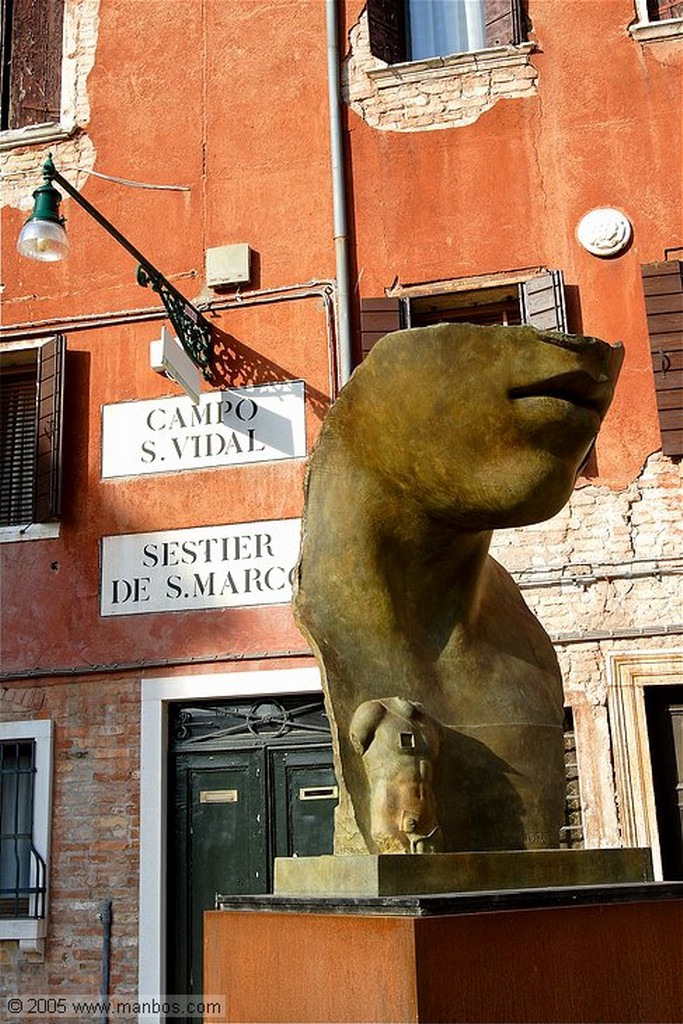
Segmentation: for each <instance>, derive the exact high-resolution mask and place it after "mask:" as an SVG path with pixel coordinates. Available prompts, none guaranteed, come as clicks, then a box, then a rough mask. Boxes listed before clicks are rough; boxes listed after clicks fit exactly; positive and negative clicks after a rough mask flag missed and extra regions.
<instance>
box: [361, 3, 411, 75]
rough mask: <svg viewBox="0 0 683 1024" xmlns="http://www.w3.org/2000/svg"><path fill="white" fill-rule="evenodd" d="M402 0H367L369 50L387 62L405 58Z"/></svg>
mask: <svg viewBox="0 0 683 1024" xmlns="http://www.w3.org/2000/svg"><path fill="white" fill-rule="evenodd" d="M404 7H405V5H404V2H403V0H368V2H367V6H366V10H367V12H368V32H369V34H370V51H371V52H372V53H373V54H374V56H375V57H379V59H380V60H383V61H386V63H387V64H397V63H398V62H399V61H402V60H406V58H407V47H406V25H405V11H404Z"/></svg>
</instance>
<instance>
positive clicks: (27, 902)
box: [0, 740, 46, 918]
mask: <svg viewBox="0 0 683 1024" xmlns="http://www.w3.org/2000/svg"><path fill="white" fill-rule="evenodd" d="M35 775H36V744H35V741H34V740H3V741H2V742H0V917H1V918H43V917H44V916H45V893H46V869H45V861H44V860H43V858H42V857H41V856H40V854H39V853H38V851H37V850H36V848H35V846H34V844H33V810H34V806H33V804H34V799H33V798H34V780H35Z"/></svg>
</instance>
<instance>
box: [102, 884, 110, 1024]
mask: <svg viewBox="0 0 683 1024" xmlns="http://www.w3.org/2000/svg"><path fill="white" fill-rule="evenodd" d="M100 920H101V921H102V980H101V983H100V1004H101V1008H102V1012H101V1016H100V1024H108V1021H109V1013H108V1010H107V1005H108V1000H109V962H110V954H111V900H104V901H103V903H102V910H101V911H100Z"/></svg>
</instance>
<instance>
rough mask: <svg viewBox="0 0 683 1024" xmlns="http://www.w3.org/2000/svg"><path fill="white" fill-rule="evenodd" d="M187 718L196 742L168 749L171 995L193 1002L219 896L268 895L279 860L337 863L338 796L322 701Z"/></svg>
mask: <svg viewBox="0 0 683 1024" xmlns="http://www.w3.org/2000/svg"><path fill="white" fill-rule="evenodd" d="M218 711H219V712H220V714H218V713H217V712H218ZM181 713H185V714H187V713H188V712H187V709H183V712H181ZM190 714H191V715H193V721H194V723H195V733H194V735H191V736H189V737H188V736H187V735H185V736H183V737H182V739H181V740H180V741H176V742H172V743H171V752H170V762H169V796H170V807H169V811H170V828H169V857H168V879H169V885H168V902H167V907H168V910H167V920H168V944H167V950H168V956H167V964H168V971H167V976H168V977H167V986H166V990H167V992H169V993H178V994H183V995H192V996H193V997H195V996H198V995H200V994H201V992H202V970H203V957H202V941H203V936H202V931H203V913H204V911H205V910H209V909H213V907H214V902H215V896H216V893H221V894H224V895H242V894H252V893H266V892H270V891H272V886H273V860H274V858H275V857H292V856H299V857H304V856H316V855H318V854H323V853H331V852H332V838H333V811H334V806H335V804H336V797H337V789H336V780H335V776H334V771H333V768H332V750H331V744H330V741H329V729H328V727H327V720H326V718H325V716H324V710H323V707H322V699H321V698H317V697H315V698H313V699H311V698H310V697H309V698H307V699H302V698H300V697H299V698H295V699H294V698H289V699H286V698H281V699H278V700H277V701H263V702H260V703H259V704H256V705H254V704H252V705H251V706H250V705H248V704H244V702H242V703H233V704H228V703H226V704H225V705H220V706H217V705H215V704H214V705H212V706H211V708H210V709H209V708H199V709H197V708H195V709H193V710H192V712H190ZM207 716H213V724H214V726H217V727H216V728H214V729H213V730H212V729H210V728H207V724H206V718H207ZM176 718H177V716H176ZM226 721H227V722H230V721H233V722H234V724H233V725H232V726H230V725H226ZM197 725H198V728H197ZM240 725H242V726H243V727H242V728H240ZM182 731H185V732H186V733H187V731H188V730H187V720H186V721H185V725H184V726H183V730H182Z"/></svg>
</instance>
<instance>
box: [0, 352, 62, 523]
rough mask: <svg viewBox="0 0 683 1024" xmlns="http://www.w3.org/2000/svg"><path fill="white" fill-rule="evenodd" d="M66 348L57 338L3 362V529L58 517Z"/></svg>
mask: <svg viewBox="0 0 683 1024" xmlns="http://www.w3.org/2000/svg"><path fill="white" fill-rule="evenodd" d="M65 349H66V345H65V342H64V338H62V337H61V336H58V337H55V338H51V339H49V340H48V341H47V342H45V343H44V344H43V345H41V346H40V347H39V348H38V349H35V348H34V349H25V350H20V351H19V352H11V353H7V354H6V355H5V354H3V355H4V358H2V359H0V526H16V525H24V524H28V523H46V522H51V521H54V520H56V519H58V518H59V514H60V499H61V461H62V409H63V389H64V365H65ZM12 360H13V361H12Z"/></svg>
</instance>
